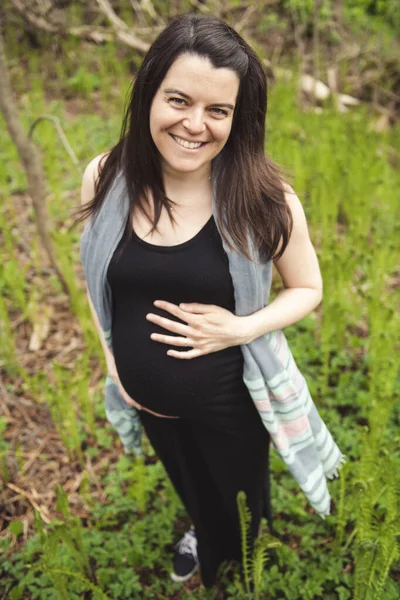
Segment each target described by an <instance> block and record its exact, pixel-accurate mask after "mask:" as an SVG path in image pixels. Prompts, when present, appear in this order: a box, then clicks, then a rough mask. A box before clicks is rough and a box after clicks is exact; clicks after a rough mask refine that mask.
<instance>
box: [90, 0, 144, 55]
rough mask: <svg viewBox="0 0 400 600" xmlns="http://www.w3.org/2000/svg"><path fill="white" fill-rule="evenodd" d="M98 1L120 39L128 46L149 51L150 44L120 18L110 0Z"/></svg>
mask: <svg viewBox="0 0 400 600" xmlns="http://www.w3.org/2000/svg"><path fill="white" fill-rule="evenodd" d="M96 2H97V4H98V6H99V8H100V10H101V11H102V13H103V14H104V15H105V16H106V17H107V19H108V20H109V21H110V23H111V25H112V26H113V27H114V31H115V34H116V36H117V38H118V39H119V40H121V41H122V42H124V43H125V44H127V45H128V46H131V47H132V48H135V49H136V50H140V51H141V52H147V50H148V49H149V44H148V43H147V42H143V41H142V40H140V39H139V38H137V37H136V36H135V35H134V34H133V33H132V32H131V29H130V28H129V27H128V25H127V24H126V23H125V21H123V20H122V19H120V18H119V16H118V15H117V14H116V13H115V11H114V9H113V7H112V6H111V4H110V3H109V1H108V0H96Z"/></svg>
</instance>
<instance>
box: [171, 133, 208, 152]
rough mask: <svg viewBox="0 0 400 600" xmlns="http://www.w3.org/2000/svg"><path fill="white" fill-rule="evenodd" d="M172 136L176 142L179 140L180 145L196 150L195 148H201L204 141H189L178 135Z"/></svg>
mask: <svg viewBox="0 0 400 600" xmlns="http://www.w3.org/2000/svg"><path fill="white" fill-rule="evenodd" d="M172 137H173V138H174V140H175V141H176V142H178V144H179V145H180V146H183V147H184V148H190V149H191V150H194V149H195V148H200V146H201V145H202V142H197V143H195V142H187V141H186V140H183V139H182V138H179V137H176V135H173V136H172Z"/></svg>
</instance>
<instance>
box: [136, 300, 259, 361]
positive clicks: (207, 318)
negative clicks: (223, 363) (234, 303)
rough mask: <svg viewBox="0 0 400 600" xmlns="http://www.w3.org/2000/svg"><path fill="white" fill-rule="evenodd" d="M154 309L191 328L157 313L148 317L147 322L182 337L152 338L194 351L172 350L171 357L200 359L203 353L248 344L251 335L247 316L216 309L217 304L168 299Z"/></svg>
mask: <svg viewBox="0 0 400 600" xmlns="http://www.w3.org/2000/svg"><path fill="white" fill-rule="evenodd" d="M154 306H156V307H157V308H161V309H163V310H165V311H167V312H169V313H171V314H172V315H174V316H175V317H178V318H179V319H181V320H182V321H185V322H186V323H187V325H184V324H183V323H178V322H177V321H171V320H170V319H167V318H164V317H160V316H159V315H155V314H154V313H149V314H147V315H146V319H147V320H148V321H151V322H152V323H155V324H156V325H159V326H160V327H163V328H165V329H168V331H171V332H173V333H178V334H180V335H179V336H171V335H163V334H159V333H152V334H151V336H150V337H151V339H152V340H154V341H156V342H161V343H162V344H168V345H170V346H180V347H182V348H183V349H184V348H185V347H191V348H192V349H191V350H185V351H184V352H180V351H178V350H168V352H167V354H168V356H175V358H184V359H190V358H196V357H198V356H202V355H203V354H210V353H211V352H218V351H219V350H224V349H225V348H229V347H231V346H239V345H240V344H246V343H247V342H246V339H247V336H248V331H247V328H248V326H247V321H246V317H238V316H237V315H234V314H233V313H232V312H230V311H229V310H226V309H225V308H221V307H220V306H215V305H214V304H198V303H196V302H193V303H188V304H186V303H185V304H180V305H179V306H178V305H176V304H172V303H171V302H166V301H164V300H156V301H155V302H154Z"/></svg>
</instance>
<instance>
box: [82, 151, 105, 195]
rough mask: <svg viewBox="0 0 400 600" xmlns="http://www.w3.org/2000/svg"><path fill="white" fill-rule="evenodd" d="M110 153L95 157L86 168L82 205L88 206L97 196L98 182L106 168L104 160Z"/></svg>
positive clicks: (83, 179)
mask: <svg viewBox="0 0 400 600" xmlns="http://www.w3.org/2000/svg"><path fill="white" fill-rule="evenodd" d="M109 153H110V152H109V151H108V152H103V153H102V154H99V155H98V156H95V157H94V158H92V160H91V161H90V162H89V164H88V165H87V166H86V168H85V170H84V172H83V176H82V185H81V204H87V203H88V202H90V201H91V200H93V198H94V195H95V188H96V181H97V179H98V177H99V175H100V173H101V169H102V168H103V166H104V160H105V159H106V157H107V156H108V155H109ZM103 159H104V160H103Z"/></svg>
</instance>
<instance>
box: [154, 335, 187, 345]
mask: <svg viewBox="0 0 400 600" xmlns="http://www.w3.org/2000/svg"><path fill="white" fill-rule="evenodd" d="M150 337H151V339H152V340H154V341H155V342H161V344H169V345H170V346H184V347H187V346H193V342H191V341H190V339H189V338H186V337H177V336H175V335H163V334H162V333H152V334H151V336H150Z"/></svg>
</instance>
